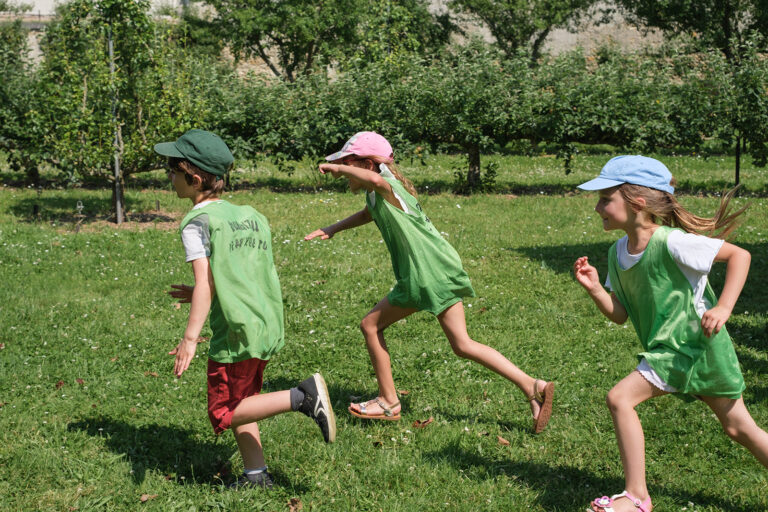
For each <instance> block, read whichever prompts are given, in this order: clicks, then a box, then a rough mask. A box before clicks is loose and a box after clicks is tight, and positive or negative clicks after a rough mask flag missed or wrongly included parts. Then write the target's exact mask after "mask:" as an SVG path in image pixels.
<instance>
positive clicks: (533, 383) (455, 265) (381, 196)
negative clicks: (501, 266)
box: [304, 132, 555, 433]
mask: <svg viewBox="0 0 768 512" xmlns="http://www.w3.org/2000/svg"><path fill="white" fill-rule="evenodd" d="M392 157H393V153H392V147H391V146H390V144H389V142H387V140H386V139H385V138H384V137H382V136H381V135H379V134H377V133H374V132H360V133H357V134H355V135H354V136H353V137H352V138H351V139H349V141H347V143H346V144H344V147H343V148H342V149H341V151H338V152H337V153H334V154H332V155H329V156H328V157H326V160H328V161H329V162H330V163H325V164H321V165H320V172H321V173H324V174H325V173H330V174H331V175H332V176H333V177H334V178H340V177H345V178H347V179H348V180H349V187H350V189H351V190H352V191H353V192H357V191H359V190H365V192H366V197H365V198H366V206H365V207H364V208H363V209H362V210H360V211H359V212H357V213H355V214H352V215H350V216H349V217H347V218H346V219H344V220H341V221H339V222H337V223H335V224H333V225H331V226H328V227H325V228H322V229H317V230H315V231H313V232H312V233H310V234H308V235H307V236H305V237H304V239H305V240H312V239H313V238H318V237H319V238H320V239H321V240H326V239H329V238H331V237H333V235H335V234H336V233H338V232H339V231H344V230H345V229H351V228H356V227H358V226H362V225H363V224H367V223H369V222H371V221H372V220H373V221H375V222H376V226H377V227H378V228H379V231H381V236H382V238H383V240H384V242H385V243H386V245H387V249H389V252H390V256H391V260H392V266H393V269H394V272H395V277H396V279H397V283H396V284H395V286H394V288H393V289H392V291H391V292H390V293H389V294H388V295H387V296H386V297H384V298H383V299H381V301H379V303H378V304H376V306H375V307H374V308H373V309H372V310H371V311H369V312H368V314H367V315H365V318H363V321H362V322H361V323H360V328H361V330H362V331H363V336H365V342H366V345H367V347H368V353H369V355H370V358H371V362H372V363H373V368H374V371H375V372H376V379H377V380H378V385H379V396H377V397H376V398H374V399H373V400H369V401H367V402H363V403H358V404H350V406H349V412H350V413H351V414H352V415H354V416H357V417H358V418H366V419H377V420H399V419H400V409H401V407H400V402H399V401H398V398H397V393H396V391H395V383H394V380H393V379H392V368H391V363H390V357H389V351H388V350H387V345H386V342H385V341H384V329H386V328H387V327H388V326H390V325H392V324H393V323H395V322H397V321H398V320H400V319H402V318H405V317H407V316H409V315H411V314H413V313H415V312H417V311H428V312H430V313H432V314H433V315H435V316H436V317H437V320H438V321H439V322H440V326H441V327H442V328H443V331H444V332H445V335H446V337H447V338H448V341H449V342H450V344H451V348H452V349H453V351H454V353H455V354H456V355H457V356H459V357H464V358H467V359H471V360H473V361H475V362H478V363H480V364H482V365H483V366H485V367H486V368H488V369H490V370H493V371H494V372H496V373H498V374H499V375H501V376H502V377H505V378H507V379H509V380H510V381H512V382H513V383H514V384H515V385H517V387H518V388H520V390H521V391H522V392H523V393H524V394H525V395H526V397H528V400H529V401H530V404H531V412H532V414H533V418H534V426H533V428H534V431H535V432H536V433H538V432H541V431H542V430H543V429H544V427H546V425H547V422H548V421H549V417H550V414H551V413H552V396H553V393H554V388H555V386H554V383H552V382H546V381H544V380H541V379H534V378H533V377H530V376H528V375H527V374H526V373H524V372H523V371H522V370H520V369H519V368H518V367H517V366H515V365H514V364H512V363H511V362H510V361H509V360H508V359H507V358H506V357H504V356H503V355H501V354H500V353H499V352H497V351H496V350H494V349H493V348H491V347H488V346H487V345H483V344H482V343H478V342H476V341H474V340H473V339H472V338H470V337H469V335H468V334H467V326H466V322H465V318H464V306H463V304H462V298H463V297H474V296H475V292H474V290H473V289H472V285H471V284H470V282H469V277H468V276H467V273H466V272H465V271H464V268H463V267H462V264H461V259H460V258H459V255H458V254H457V253H456V251H455V250H454V248H453V247H451V245H450V244H449V243H448V242H447V241H446V240H445V239H444V238H443V237H442V236H440V233H439V232H438V231H437V230H436V229H435V228H434V226H433V225H432V223H431V222H430V220H429V219H428V218H427V216H426V215H425V214H424V212H423V211H422V209H421V205H419V203H418V201H417V199H416V191H415V190H414V188H413V185H412V184H411V183H410V182H409V181H408V180H407V179H405V178H404V177H403V176H402V175H401V174H400V173H399V172H398V170H397V168H396V166H395V165H394V162H393V160H392Z"/></svg>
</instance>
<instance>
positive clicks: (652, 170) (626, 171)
mask: <svg viewBox="0 0 768 512" xmlns="http://www.w3.org/2000/svg"><path fill="white" fill-rule="evenodd" d="M670 181H672V173H671V172H669V169H667V166H666V165H664V164H663V163H661V162H659V161H658V160H656V159H654V158H649V157H647V156H640V155H622V156H616V157H613V158H611V159H610V160H608V163H607V164H605V165H604V166H603V168H602V170H601V171H600V176H598V177H597V178H595V179H593V180H590V181H588V182H586V183H582V184H581V185H579V188H580V189H582V190H604V189H606V188H611V187H618V186H619V185H622V184H624V183H631V184H632V185H641V186H643V187H648V188H654V189H656V190H662V191H664V192H669V193H670V194H674V193H675V188H674V187H673V186H672V185H670Z"/></svg>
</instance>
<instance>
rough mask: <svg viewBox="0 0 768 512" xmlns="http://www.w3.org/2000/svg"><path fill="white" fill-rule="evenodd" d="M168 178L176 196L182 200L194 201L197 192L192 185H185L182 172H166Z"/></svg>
mask: <svg viewBox="0 0 768 512" xmlns="http://www.w3.org/2000/svg"><path fill="white" fill-rule="evenodd" d="M168 178H169V179H170V180H171V183H172V184H173V189H174V190H175V191H176V195H177V196H179V197H180V198H182V199H194V197H195V195H196V193H197V191H196V190H195V188H194V186H193V185H190V184H189V183H187V180H186V179H184V171H181V170H174V169H172V168H171V169H169V170H168Z"/></svg>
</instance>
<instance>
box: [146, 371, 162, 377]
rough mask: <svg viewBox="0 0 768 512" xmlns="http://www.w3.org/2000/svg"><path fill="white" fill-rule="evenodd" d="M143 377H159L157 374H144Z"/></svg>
mask: <svg viewBox="0 0 768 512" xmlns="http://www.w3.org/2000/svg"><path fill="white" fill-rule="evenodd" d="M144 376H145V377H159V376H160V375H158V373H157V372H144Z"/></svg>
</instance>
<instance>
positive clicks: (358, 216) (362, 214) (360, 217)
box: [304, 207, 373, 240]
mask: <svg viewBox="0 0 768 512" xmlns="http://www.w3.org/2000/svg"><path fill="white" fill-rule="evenodd" d="M371 220H373V218H372V217H371V212H369V211H368V208H367V207H366V208H363V209H362V210H360V211H359V212H357V213H353V214H352V215H350V216H349V217H347V218H346V219H342V220H340V221H339V222H337V223H336V224H332V225H330V226H328V227H325V228H321V229H316V230H314V231H313V232H311V233H310V234H308V235H307V236H305V237H304V240H312V239H313V238H316V237H318V236H319V237H320V240H327V239H329V238H331V237H332V236H333V235H335V234H336V233H338V232H339V231H344V230H345V229H352V228H356V227H358V226H362V225H363V224H368V223H369V222H371Z"/></svg>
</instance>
